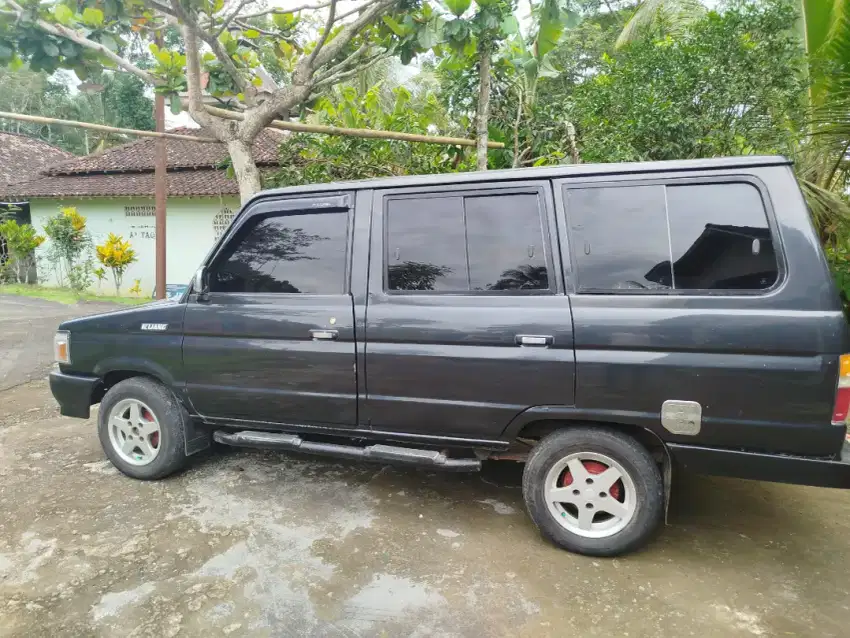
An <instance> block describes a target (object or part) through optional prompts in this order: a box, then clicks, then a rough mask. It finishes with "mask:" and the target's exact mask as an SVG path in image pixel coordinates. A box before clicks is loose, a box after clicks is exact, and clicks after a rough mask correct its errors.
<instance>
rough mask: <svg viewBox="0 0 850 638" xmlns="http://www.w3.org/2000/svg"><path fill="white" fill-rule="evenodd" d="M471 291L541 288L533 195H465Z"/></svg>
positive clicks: (544, 281) (544, 277)
mask: <svg viewBox="0 0 850 638" xmlns="http://www.w3.org/2000/svg"><path fill="white" fill-rule="evenodd" d="M464 205H465V209H466V235H467V250H468V252H469V282H470V288H471V289H472V290H547V289H548V288H549V273H548V270H547V268H546V254H545V251H544V237H543V226H542V220H541V218H540V206H539V204H538V202H537V196H536V195H524V194H523V195H501V196H495V197H493V196H487V197H467V198H466V199H465V201H464Z"/></svg>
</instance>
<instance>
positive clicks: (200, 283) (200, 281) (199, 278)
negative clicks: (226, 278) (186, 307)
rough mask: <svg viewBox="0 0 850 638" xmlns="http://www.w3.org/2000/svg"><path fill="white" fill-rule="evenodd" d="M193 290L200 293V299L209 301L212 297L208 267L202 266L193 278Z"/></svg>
mask: <svg viewBox="0 0 850 638" xmlns="http://www.w3.org/2000/svg"><path fill="white" fill-rule="evenodd" d="M192 292H194V293H195V294H197V295H198V301H208V300H209V298H210V285H209V280H208V279H207V269H206V268H204V267H203V266H201V267H200V268H198V270H197V272H196V273H195V278H194V279H193V280H192Z"/></svg>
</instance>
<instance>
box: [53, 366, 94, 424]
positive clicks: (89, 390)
mask: <svg viewBox="0 0 850 638" xmlns="http://www.w3.org/2000/svg"><path fill="white" fill-rule="evenodd" d="M98 383H100V379H98V378H97V377H85V376H77V375H73V374H64V373H62V372H59V371H54V372H51V373H50V391H51V392H52V393H53V398H54V399H56V402H57V403H58V404H59V412H60V414H63V415H64V416H73V417H78V418H80V419H87V418H89V414H90V413H91V410H90V408H91V404H92V395H93V394H94V389H95V388H96V387H97V384H98Z"/></svg>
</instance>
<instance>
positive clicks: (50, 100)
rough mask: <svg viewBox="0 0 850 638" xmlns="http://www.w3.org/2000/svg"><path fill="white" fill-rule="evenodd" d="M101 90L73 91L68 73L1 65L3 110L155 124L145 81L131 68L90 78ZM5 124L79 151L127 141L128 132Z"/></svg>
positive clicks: (123, 123)
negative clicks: (60, 74) (130, 71)
mask: <svg viewBox="0 0 850 638" xmlns="http://www.w3.org/2000/svg"><path fill="white" fill-rule="evenodd" d="M90 82H91V83H92V86H95V87H98V88H99V89H100V90H98V91H96V92H84V91H78V92H72V91H71V90H70V88H69V86H68V84H67V81H66V79H65V78H61V77H55V76H54V77H51V76H48V75H47V74H46V73H44V72H35V71H31V70H29V69H27V68H22V69H18V70H16V71H13V70H10V69H3V68H0V86H3V89H4V90H3V91H2V92H0V110H3V111H11V112H13V113H23V114H26V115H42V116H46V117H55V118H59V119H67V120H78V121H83V122H95V123H97V124H107V125H109V126H117V127H123V128H134V129H142V130H153V128H154V121H153V100H151V99H150V97H148V96H147V95H145V85H144V83H143V82H142V81H141V80H139V79H138V78H136V77H134V76H132V75H128V74H126V73H113V72H104V73H100V74H99V75H96V76H95V77H93V78H92V80H90ZM0 126H2V127H3V129H4V130H7V131H10V132H15V133H22V134H25V135H29V136H31V137H36V138H39V139H43V140H45V141H46V142H49V143H51V144H54V145H55V146H58V147H59V148H62V149H65V150H67V151H70V152H72V153H75V154H83V153H88V152H92V151H94V150H95V149H97V148H105V147H109V146H112V145H114V144H118V143H124V142H126V141H127V138H126V137H125V136H121V135H114V134H110V133H101V132H94V131H86V130H84V129H77V128H72V127H63V126H56V125H46V124H31V123H28V122H19V121H15V122H13V121H8V120H3V121H2V122H0Z"/></svg>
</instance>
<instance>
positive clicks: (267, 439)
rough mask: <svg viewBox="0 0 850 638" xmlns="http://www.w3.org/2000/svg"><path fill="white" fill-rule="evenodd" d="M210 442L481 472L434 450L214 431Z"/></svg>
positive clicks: (470, 462) (472, 462)
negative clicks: (360, 445)
mask: <svg viewBox="0 0 850 638" xmlns="http://www.w3.org/2000/svg"><path fill="white" fill-rule="evenodd" d="M213 439H215V441H217V442H218V443H224V444H225V445H233V446H236V447H253V448H259V449H262V450H295V451H298V452H306V453H308V454H321V455H324V456H335V457H338V458H342V459H358V460H362V461H383V462H387V463H403V464H405V465H418V466H425V467H433V468H434V469H438V470H448V471H451V472H477V471H478V470H480V469H481V461H480V460H479V459H469V458H466V459H455V458H450V457H448V456H446V455H445V454H443V453H442V452H438V451H436V450H423V449H416V448H407V447H397V446H395V445H370V446H368V447H356V446H353V445H339V444H337V443H321V442H318V441H305V440H304V439H302V438H301V437H300V436H296V435H294V434H277V433H274V432H256V431H251V430H246V431H243V432H232V433H231V432H223V431H221V430H216V431H215V432H214V433H213Z"/></svg>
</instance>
